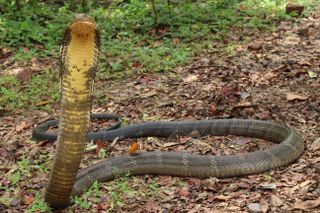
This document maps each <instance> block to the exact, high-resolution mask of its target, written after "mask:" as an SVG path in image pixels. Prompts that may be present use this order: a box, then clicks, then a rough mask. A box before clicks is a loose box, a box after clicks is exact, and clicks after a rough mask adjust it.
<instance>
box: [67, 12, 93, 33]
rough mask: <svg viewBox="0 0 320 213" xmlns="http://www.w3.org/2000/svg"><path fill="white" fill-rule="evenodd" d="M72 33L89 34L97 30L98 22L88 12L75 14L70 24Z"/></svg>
mask: <svg viewBox="0 0 320 213" xmlns="http://www.w3.org/2000/svg"><path fill="white" fill-rule="evenodd" d="M69 30H70V31H71V33H76V34H78V35H88V34H90V33H93V32H95V31H96V30H97V26H96V22H95V21H94V20H93V18H92V17H90V16H88V15H86V14H75V16H74V18H73V20H72V22H71V24H70V25H69Z"/></svg>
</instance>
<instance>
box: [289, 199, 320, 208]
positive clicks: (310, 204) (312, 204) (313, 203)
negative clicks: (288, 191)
mask: <svg viewBox="0 0 320 213" xmlns="http://www.w3.org/2000/svg"><path fill="white" fill-rule="evenodd" d="M318 206H320V197H319V198H318V199H316V200H307V201H301V200H299V201H297V202H295V204H294V206H293V209H301V210H308V209H313V208H316V207H318Z"/></svg>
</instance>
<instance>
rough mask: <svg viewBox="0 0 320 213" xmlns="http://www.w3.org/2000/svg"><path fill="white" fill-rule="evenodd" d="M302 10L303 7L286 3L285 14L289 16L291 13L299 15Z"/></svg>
mask: <svg viewBox="0 0 320 213" xmlns="http://www.w3.org/2000/svg"><path fill="white" fill-rule="evenodd" d="M303 10H304V6H303V5H300V4H292V3H288V4H287V5H286V14H290V13H292V12H296V13H297V15H299V16H300V15H301V14H302V12H303Z"/></svg>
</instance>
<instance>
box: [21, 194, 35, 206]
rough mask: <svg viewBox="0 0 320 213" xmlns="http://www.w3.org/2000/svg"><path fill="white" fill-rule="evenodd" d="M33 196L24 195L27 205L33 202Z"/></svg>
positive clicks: (24, 201)
mask: <svg viewBox="0 0 320 213" xmlns="http://www.w3.org/2000/svg"><path fill="white" fill-rule="evenodd" d="M33 199H34V198H33V196H31V195H24V197H23V203H24V204H26V205H30V204H31V203H32V202H33Z"/></svg>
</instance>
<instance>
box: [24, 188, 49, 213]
mask: <svg viewBox="0 0 320 213" xmlns="http://www.w3.org/2000/svg"><path fill="white" fill-rule="evenodd" d="M49 211H50V212H51V211H52V209H51V208H50V207H49V206H48V204H47V203H46V202H45V201H44V200H43V198H42V196H41V194H40V193H39V192H36V193H35V196H34V198H33V201H32V203H31V204H30V205H29V206H28V209H27V211H26V212H28V213H32V212H49Z"/></svg>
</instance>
